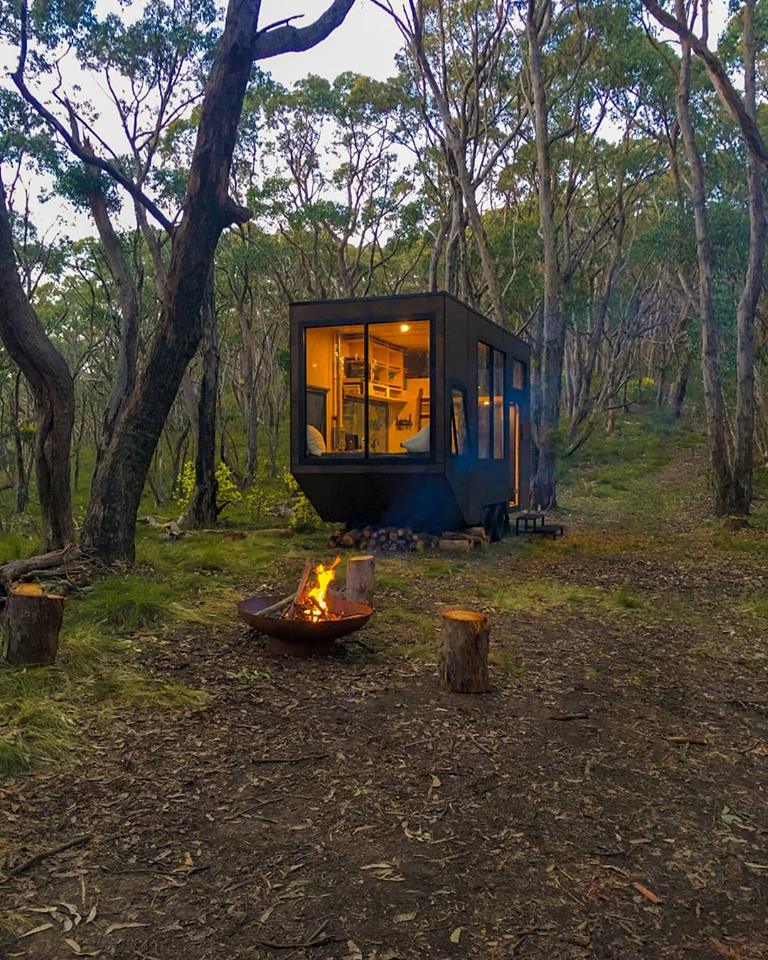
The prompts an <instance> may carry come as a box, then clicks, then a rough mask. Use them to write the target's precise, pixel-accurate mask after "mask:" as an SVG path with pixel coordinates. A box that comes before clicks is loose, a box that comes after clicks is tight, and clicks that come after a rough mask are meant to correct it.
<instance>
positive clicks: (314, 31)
mask: <svg viewBox="0 0 768 960" xmlns="http://www.w3.org/2000/svg"><path fill="white" fill-rule="evenodd" d="M354 2H355V0H333V3H332V4H331V5H330V7H328V9H327V10H326V11H325V13H324V14H322V16H320V17H318V18H317V20H315V21H314V23H310V24H309V25H308V26H306V27H294V26H292V25H291V24H290V23H289V22H288V23H285V24H284V25H283V26H279V27H276V26H275V24H270V25H269V26H267V27H265V28H264V29H263V30H260V31H259V33H258V35H257V37H256V53H255V56H254V58H253V59H254V60H267V59H268V58H269V57H276V56H278V55H279V54H281V53H300V52H301V51H302V50H309V49H310V47H314V46H315V45H316V44H318V43H320V42H321V41H323V40H325V38H326V37H327V36H329V35H330V34H331V33H333V31H334V30H335V29H336V28H337V27H338V26H340V25H341V24H342V23H343V21H344V18H345V17H346V15H347V14H348V13H349V11H350V10H351V9H352V6H353V5H354ZM290 19H294V18H292V17H291V18H289V20H290Z"/></svg>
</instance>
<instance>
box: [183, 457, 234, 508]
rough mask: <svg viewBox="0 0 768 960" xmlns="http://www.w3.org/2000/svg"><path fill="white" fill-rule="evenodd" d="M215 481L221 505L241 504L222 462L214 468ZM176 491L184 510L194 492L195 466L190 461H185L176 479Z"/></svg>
mask: <svg viewBox="0 0 768 960" xmlns="http://www.w3.org/2000/svg"><path fill="white" fill-rule="evenodd" d="M216 481H217V483H218V492H217V499H218V502H219V503H220V504H222V503H227V504H231V503H242V501H243V494H242V491H241V490H240V488H239V487H238V485H237V483H236V482H235V478H234V476H233V474H232V471H231V470H230V469H229V467H228V466H227V465H226V463H224V462H223V461H220V462H219V463H218V465H217V467H216ZM176 489H177V490H178V491H179V494H180V497H179V502H180V504H181V506H182V508H183V510H186V509H187V508H188V507H189V503H190V501H191V499H192V494H193V493H194V492H195V465H194V463H192V461H191V460H187V461H186V462H185V463H184V465H183V467H182V468H181V471H180V473H179V475H178V477H177V478H176Z"/></svg>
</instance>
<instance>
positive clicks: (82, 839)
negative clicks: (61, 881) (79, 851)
mask: <svg viewBox="0 0 768 960" xmlns="http://www.w3.org/2000/svg"><path fill="white" fill-rule="evenodd" d="M90 839H91V835H90V834H89V833H85V834H83V835H82V836H79V837H73V838H72V839H71V840H67V842H66V843H62V844H59V846H58V847H51V849H50V850H41V851H40V853H36V854H35V855H34V856H33V857H30V858H29V859H28V860H25V861H24V862H23V863H20V864H19V865H18V866H16V867H14V868H13V869H12V870H10V871H9V872H8V873H7V874H6V876H5V877H4V878H3V879H2V880H0V883H8V881H9V880H12V879H13V878H14V877H18V875H19V874H20V873H25V872H26V871H27V870H30V869H31V868H32V867H34V866H36V865H37V864H38V863H41V862H42V861H43V860H47V859H48V858H49V857H55V856H56V854H57V853H64V851H65V850H71V849H72V848H73V847H79V846H82V844H84V843H87V842H88V841H89V840H90Z"/></svg>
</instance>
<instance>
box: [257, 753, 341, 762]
mask: <svg viewBox="0 0 768 960" xmlns="http://www.w3.org/2000/svg"><path fill="white" fill-rule="evenodd" d="M328 757H330V753H308V754H306V755H305V756H301V757H257V758H256V759H255V760H251V763H306V762H307V761H308V760H326V759H327V758H328Z"/></svg>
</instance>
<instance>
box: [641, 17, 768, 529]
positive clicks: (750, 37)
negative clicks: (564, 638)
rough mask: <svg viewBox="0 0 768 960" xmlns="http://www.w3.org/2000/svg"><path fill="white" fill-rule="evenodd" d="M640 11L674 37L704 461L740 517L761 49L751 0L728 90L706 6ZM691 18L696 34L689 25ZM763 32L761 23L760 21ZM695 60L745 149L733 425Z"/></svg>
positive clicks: (759, 183) (750, 407)
mask: <svg viewBox="0 0 768 960" xmlns="http://www.w3.org/2000/svg"><path fill="white" fill-rule="evenodd" d="M643 3H644V6H645V7H646V8H647V9H648V10H649V11H650V12H651V13H652V14H653V16H654V17H655V18H656V19H657V20H658V21H659V22H660V23H661V24H662V25H663V26H665V27H667V28H669V29H670V30H672V31H673V33H675V34H677V36H678V37H679V39H680V49H681V59H680V67H679V81H678V95H677V115H678V122H679V126H680V130H681V133H682V138H683V142H684V145H685V153H686V157H687V162H688V167H689V169H690V172H691V186H690V190H691V198H692V203H693V218H694V225H695V231H696V243H697V264H698V298H697V302H698V312H699V319H700V323H701V329H702V353H701V366H702V379H703V383H704V397H705V409H706V419H707V434H708V447H709V456H710V462H711V466H712V495H713V508H714V511H715V513H717V514H724V513H729V512H732V513H747V512H749V509H750V506H751V502H752V472H753V460H754V423H755V376H754V336H755V334H754V331H755V316H756V311H757V306H758V301H759V298H760V295H761V292H762V285H763V269H764V259H765V247H766V214H765V198H764V189H765V186H764V166H765V163H766V162H767V161H768V153H766V151H765V145H764V144H763V142H762V139H761V135H760V130H759V125H758V123H757V51H758V48H759V47H760V48H761V49H762V47H763V46H764V42H765V40H766V32H765V29H763V30H761V31H760V32H761V33H762V40H763V44H759V43H758V42H757V41H756V36H755V11H756V9H757V4H756V2H755V0H747V2H745V3H744V4H739V5H736V6H737V7H738V22H739V29H738V32H739V34H740V36H741V44H740V46H741V58H740V59H741V62H740V63H737V64H733V63H732V64H731V66H736V67H737V68H738V67H740V68H741V69H742V70H743V74H744V94H743V96H741V95H740V94H738V93H737V92H736V90H735V88H734V85H733V82H732V81H731V79H730V77H729V75H728V72H727V69H726V66H725V65H724V61H723V60H721V59H720V58H719V57H718V56H717V55H716V54H715V53H713V52H712V51H711V50H710V48H709V46H708V41H709V35H708V34H709V4H708V2H707V0H704V2H703V3H702V4H701V7H700V8H699V5H698V4H695V5H691V4H688V3H686V2H685V0H675V7H674V14H672V13H670V12H669V11H667V10H665V9H664V8H662V7H661V6H660V5H659V4H657V3H653V2H646V0H643ZM697 20H698V22H699V24H700V33H698V34H697V33H695V32H694V31H693V27H694V26H695V25H696V23H697ZM760 26H761V27H762V26H763V24H762V23H761V24H760ZM694 52H695V53H696V54H697V55H698V56H699V57H700V58H701V59H702V61H703V62H704V65H705V68H706V70H707V73H708V75H709V78H710V80H711V81H712V84H713V87H714V89H715V91H716V92H717V94H718V96H719V97H720V99H721V100H722V102H723V104H724V106H725V107H726V109H727V111H728V113H729V114H730V115H731V117H732V118H733V120H734V121H735V122H736V124H737V128H738V129H739V130H740V132H741V135H742V137H743V141H744V145H745V147H746V155H747V156H746V164H745V165H746V181H747V204H748V210H749V242H748V257H747V263H746V272H745V279H744V283H743V287H742V291H741V296H740V297H739V301H738V306H737V308H736V336H737V359H736V400H735V423H734V425H733V427H731V424H730V423H729V419H728V410H727V405H726V402H725V396H724V390H723V377H722V369H721V367H722V357H721V347H720V342H719V333H718V329H717V323H716V317H715V304H714V297H713V279H712V273H713V262H712V259H713V258H712V249H711V247H712V237H711V229H710V224H709V218H710V215H709V209H708V207H709V204H710V191H709V189H708V184H707V173H706V166H705V161H704V158H703V154H702V148H701V145H700V142H699V138H698V137H697V131H696V127H695V122H694V115H693V112H692V109H691V89H692V84H691V76H692V67H691V63H692V57H693V54H694Z"/></svg>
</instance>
